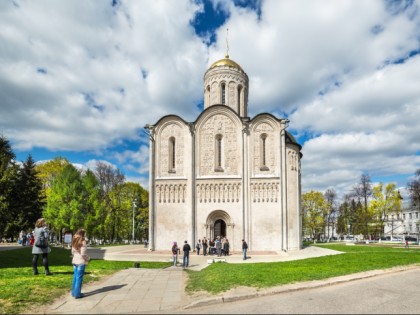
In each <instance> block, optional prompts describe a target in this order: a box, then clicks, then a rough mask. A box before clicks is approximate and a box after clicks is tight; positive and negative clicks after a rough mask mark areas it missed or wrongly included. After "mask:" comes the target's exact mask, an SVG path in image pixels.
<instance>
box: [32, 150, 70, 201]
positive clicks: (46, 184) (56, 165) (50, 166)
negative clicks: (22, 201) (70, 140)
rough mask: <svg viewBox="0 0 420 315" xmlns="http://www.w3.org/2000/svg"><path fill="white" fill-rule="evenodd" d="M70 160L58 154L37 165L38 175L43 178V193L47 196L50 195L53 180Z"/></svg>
mask: <svg viewBox="0 0 420 315" xmlns="http://www.w3.org/2000/svg"><path fill="white" fill-rule="evenodd" d="M69 164H70V162H69V160H67V159H66V158H64V157H61V156H58V157H55V158H54V159H52V160H49V161H47V162H44V163H38V164H37V165H36V166H35V169H36V172H37V176H38V178H39V179H40V180H41V183H42V188H43V194H44V196H45V197H48V195H49V192H50V188H51V185H52V182H53V181H54V179H55V177H56V176H57V175H58V174H60V173H61V172H62V171H63V169H64V167H66V166H67V165H69Z"/></svg>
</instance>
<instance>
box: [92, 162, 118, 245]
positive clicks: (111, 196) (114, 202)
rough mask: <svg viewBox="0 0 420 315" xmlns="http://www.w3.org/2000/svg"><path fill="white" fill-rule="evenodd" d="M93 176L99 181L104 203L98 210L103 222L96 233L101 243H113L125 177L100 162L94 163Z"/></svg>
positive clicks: (116, 169) (108, 165)
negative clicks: (106, 241)
mask: <svg viewBox="0 0 420 315" xmlns="http://www.w3.org/2000/svg"><path fill="white" fill-rule="evenodd" d="M95 175H96V177H97V178H98V180H99V185H100V187H101V199H102V200H103V203H104V204H103V207H102V209H101V210H100V211H101V213H100V215H101V217H102V218H103V221H102V223H101V224H100V226H99V229H98V231H97V232H98V233H99V235H100V238H101V239H102V240H103V241H105V240H109V241H111V242H113V241H114V240H115V239H116V237H117V235H116V233H117V229H118V227H119V225H120V222H119V219H118V218H119V213H120V212H121V208H120V207H121V196H120V194H121V192H122V190H121V185H122V184H123V183H124V180H125V177H124V174H122V173H121V171H120V170H119V169H118V168H115V167H113V166H112V165H110V164H107V163H104V162H100V161H98V162H97V163H96V166H95Z"/></svg>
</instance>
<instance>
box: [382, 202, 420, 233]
mask: <svg viewBox="0 0 420 315" xmlns="http://www.w3.org/2000/svg"><path fill="white" fill-rule="evenodd" d="M419 233H420V209H419V208H418V207H415V206H414V207H413V206H408V207H404V208H403V209H402V210H401V213H395V214H391V215H388V216H387V217H386V220H385V225H384V236H389V237H391V236H392V237H394V236H395V237H402V236H403V235H405V236H411V237H418V234H419Z"/></svg>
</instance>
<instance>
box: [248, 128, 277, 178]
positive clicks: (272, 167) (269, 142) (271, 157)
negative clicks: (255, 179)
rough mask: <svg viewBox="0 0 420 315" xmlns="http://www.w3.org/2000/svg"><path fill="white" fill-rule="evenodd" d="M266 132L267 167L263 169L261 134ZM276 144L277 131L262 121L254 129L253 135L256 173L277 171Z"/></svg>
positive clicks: (271, 173)
mask: <svg viewBox="0 0 420 315" xmlns="http://www.w3.org/2000/svg"><path fill="white" fill-rule="evenodd" d="M262 134H266V135H267V138H266V140H265V141H266V145H265V150H266V151H265V166H266V168H265V169H264V170H263V171H262V170H261V166H262V164H263V163H262V160H261V159H262V154H263V153H262V140H261V135H262ZM276 147H277V146H276V145H275V132H274V129H273V127H272V126H271V125H269V124H267V123H261V124H259V125H258V126H257V128H255V129H254V137H253V153H254V154H253V159H254V165H253V168H254V174H270V175H274V174H275V173H276V167H278V166H277V164H276V151H275V150H276Z"/></svg>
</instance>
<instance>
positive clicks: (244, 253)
mask: <svg viewBox="0 0 420 315" xmlns="http://www.w3.org/2000/svg"><path fill="white" fill-rule="evenodd" d="M243 251H244V260H245V259H246V248H244V249H243Z"/></svg>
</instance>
